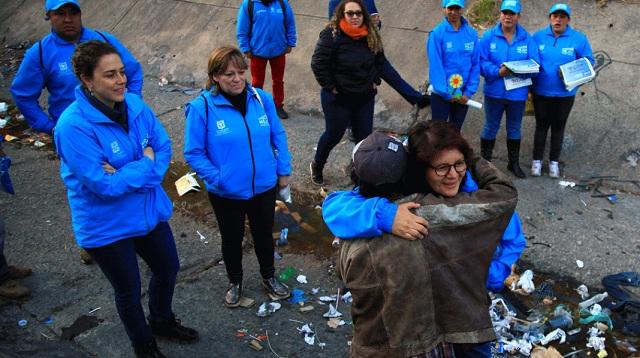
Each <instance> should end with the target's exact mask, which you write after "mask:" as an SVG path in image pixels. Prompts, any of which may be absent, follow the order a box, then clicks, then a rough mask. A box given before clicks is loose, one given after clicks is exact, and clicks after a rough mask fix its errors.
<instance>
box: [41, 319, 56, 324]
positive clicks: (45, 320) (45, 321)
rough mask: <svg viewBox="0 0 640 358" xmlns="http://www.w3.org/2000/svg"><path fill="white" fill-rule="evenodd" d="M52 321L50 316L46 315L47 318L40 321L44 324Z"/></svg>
mask: <svg viewBox="0 0 640 358" xmlns="http://www.w3.org/2000/svg"><path fill="white" fill-rule="evenodd" d="M53 322H54V319H53V318H51V317H47V318H45V319H44V321H42V323H44V324H46V325H50V324H53Z"/></svg>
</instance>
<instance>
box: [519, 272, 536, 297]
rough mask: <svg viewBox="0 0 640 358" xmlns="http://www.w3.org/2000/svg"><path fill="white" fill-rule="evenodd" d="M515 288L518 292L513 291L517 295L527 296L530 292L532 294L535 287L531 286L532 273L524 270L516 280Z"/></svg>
mask: <svg viewBox="0 0 640 358" xmlns="http://www.w3.org/2000/svg"><path fill="white" fill-rule="evenodd" d="M516 287H517V288H519V290H518V289H516V291H515V292H517V293H522V294H525V295H528V294H530V293H531V292H533V291H534V290H535V288H536V287H535V285H534V284H533V271H531V270H526V271H525V272H524V273H523V274H522V275H521V276H520V279H519V280H518V283H517V285H516Z"/></svg>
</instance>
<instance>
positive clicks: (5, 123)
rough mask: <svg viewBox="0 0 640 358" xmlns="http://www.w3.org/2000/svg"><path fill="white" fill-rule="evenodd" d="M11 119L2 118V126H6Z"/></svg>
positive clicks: (0, 122) (0, 126)
mask: <svg viewBox="0 0 640 358" xmlns="http://www.w3.org/2000/svg"><path fill="white" fill-rule="evenodd" d="M8 121H9V120H7V119H5V118H1V119H0V128H4V127H5V126H6V125H7V122H8Z"/></svg>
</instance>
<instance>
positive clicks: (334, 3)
mask: <svg viewBox="0 0 640 358" xmlns="http://www.w3.org/2000/svg"><path fill="white" fill-rule="evenodd" d="M363 2H364V6H365V7H366V8H367V11H369V14H372V15H373V14H377V13H378V8H377V7H376V3H375V1H374V0H364V1H363ZM338 4H340V0H329V19H331V17H332V16H333V13H334V12H335V11H336V7H338Z"/></svg>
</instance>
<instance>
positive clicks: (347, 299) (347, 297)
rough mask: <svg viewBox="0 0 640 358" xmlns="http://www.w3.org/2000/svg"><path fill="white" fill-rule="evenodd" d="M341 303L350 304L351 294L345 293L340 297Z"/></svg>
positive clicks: (351, 300)
mask: <svg viewBox="0 0 640 358" xmlns="http://www.w3.org/2000/svg"><path fill="white" fill-rule="evenodd" d="M341 298H342V301H343V302H344V303H351V302H353V297H351V292H347V293H345V294H344V295H342V297H341Z"/></svg>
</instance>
